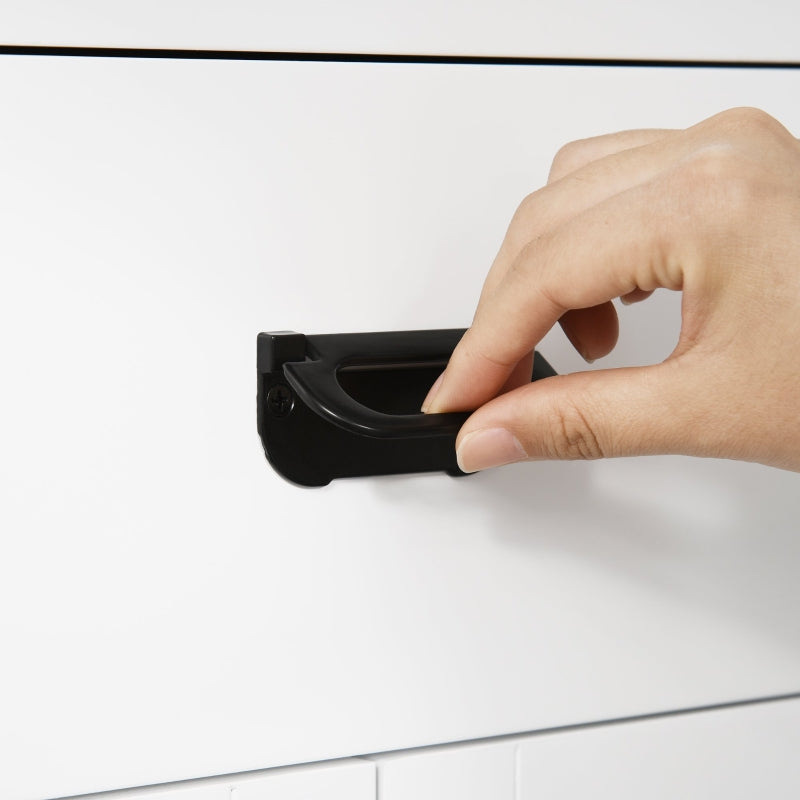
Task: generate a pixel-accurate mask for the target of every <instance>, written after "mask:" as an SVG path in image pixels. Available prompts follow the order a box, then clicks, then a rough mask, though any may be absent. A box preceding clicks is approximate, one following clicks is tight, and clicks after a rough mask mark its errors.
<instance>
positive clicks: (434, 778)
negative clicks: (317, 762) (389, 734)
mask: <svg viewBox="0 0 800 800" xmlns="http://www.w3.org/2000/svg"><path fill="white" fill-rule="evenodd" d="M370 758H371V760H372V761H374V763H375V766H376V767H377V772H378V782H377V786H378V794H377V796H378V797H379V798H380V800H412V798H413V800H446V798H451V797H452V798H458V800H516V794H515V791H516V786H515V775H516V745H515V744H514V743H513V742H509V741H500V742H485V743H479V744H469V743H467V744H461V745H455V746H452V747H435V748H430V749H427V750H422V751H412V752H409V753H403V752H400V753H391V754H387V755H383V756H372V757H370Z"/></svg>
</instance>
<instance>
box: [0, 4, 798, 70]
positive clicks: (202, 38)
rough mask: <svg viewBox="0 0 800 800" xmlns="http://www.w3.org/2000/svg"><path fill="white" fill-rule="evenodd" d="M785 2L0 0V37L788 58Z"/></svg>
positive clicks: (794, 54) (793, 47) (791, 12)
mask: <svg viewBox="0 0 800 800" xmlns="http://www.w3.org/2000/svg"><path fill="white" fill-rule="evenodd" d="M796 26H797V14H796V8H795V6H794V5H793V4H792V3H790V2H786V0H765V1H764V2H761V3H759V4H758V5H755V4H753V3H744V2H733V3H732V2H726V0H705V2H704V3H703V4H702V5H698V4H697V3H696V2H692V0H672V2H670V3H664V2H659V0H640V2H638V3H623V2H609V3H602V4H601V3H596V2H592V0H560V1H559V2H544V1H543V0H538V2H530V1H528V2H524V3H522V2H519V0H494V2H492V3H489V2H469V3H463V2H457V0H415V1H414V2H406V3H385V2H377V3H375V2H373V3H368V2H364V0H341V2H338V3H335V4H333V3H328V2H325V0H297V1H296V2H293V3H280V2H277V0H225V2H221V0H137V2H133V0H124V1H122V0H119V1H118V2H114V3H108V2H104V0H72V2H70V3H63V2H59V0H4V3H3V5H2V8H0V31H2V44H4V45H51V46H52V45H67V46H90V47H139V48H142V47H145V48H149V47H161V48H184V49H210V50H261V51H283V52H286V51H289V52H292V51H298V52H303V53H308V52H326V53H331V52H333V53H337V52H340V53H411V54H417V53H422V54H427V55H434V56H437V55H467V56H476V55H488V56H506V57H512V58H513V57H520V56H534V57H550V58H612V59H614V58H639V59H700V60H703V59H725V60H731V61H769V62H776V61H793V62H797V60H798V48H797V37H796V36H795V30H796Z"/></svg>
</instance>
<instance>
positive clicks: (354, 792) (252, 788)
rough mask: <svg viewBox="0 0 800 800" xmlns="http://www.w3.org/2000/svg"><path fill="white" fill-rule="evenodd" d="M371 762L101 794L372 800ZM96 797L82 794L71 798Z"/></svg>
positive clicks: (117, 797)
mask: <svg viewBox="0 0 800 800" xmlns="http://www.w3.org/2000/svg"><path fill="white" fill-rule="evenodd" d="M376 785H377V776H376V768H375V765H374V764H372V763H370V762H369V761H367V760H365V759H355V758H349V759H341V760H338V761H327V762H323V763H321V764H309V765H307V766H302V767H285V768H279V769H270V770H261V771H259V772H248V773H244V774H239V775H224V776H222V777H218V778H209V779H206V780H197V781H185V782H184V781H181V782H180V783H176V784H171V785H166V786H149V787H147V788H144V789H139V790H135V789H134V790H128V789H123V790H122V791H120V792H108V793H105V792H104V793H103V794H102V795H101V796H100V797H101V798H102V800H377V796H376ZM93 798H95V799H96V800H100V798H98V796H97V795H96V794H95V795H82V796H81V797H80V798H79V797H75V798H74V799H73V800H82V799H83V800H93Z"/></svg>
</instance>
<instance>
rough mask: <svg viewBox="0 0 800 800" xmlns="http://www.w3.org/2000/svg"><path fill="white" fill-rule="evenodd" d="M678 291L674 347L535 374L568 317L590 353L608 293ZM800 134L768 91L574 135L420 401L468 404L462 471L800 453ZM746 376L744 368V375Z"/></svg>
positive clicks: (609, 335) (635, 298) (791, 458)
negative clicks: (683, 123) (674, 123)
mask: <svg viewBox="0 0 800 800" xmlns="http://www.w3.org/2000/svg"><path fill="white" fill-rule="evenodd" d="M657 288H664V289H671V290H674V291H680V292H682V293H683V295H682V305H681V332H680V337H679V341H678V344H677V346H676V348H675V350H674V351H673V352H672V353H671V355H670V356H669V357H668V358H667V359H666V360H665V361H663V362H662V363H660V364H654V365H651V366H647V367H637V368H627V369H613V370H596V371H590V372H578V373H574V374H572V375H563V376H558V377H555V378H549V379H546V380H543V381H538V382H536V383H533V384H531V383H529V382H528V380H526V376H529V375H530V353H531V352H532V351H533V349H534V347H535V346H536V345H537V343H538V342H539V341H540V340H541V339H542V337H543V336H544V335H545V334H546V333H547V331H548V330H549V329H550V328H551V327H552V326H553V325H554V324H555V323H556V322H560V324H561V326H562V328H563V329H564V332H565V333H566V335H567V336H568V338H569V339H570V341H571V342H572V344H573V345H574V346H575V347H576V349H577V350H578V351H579V352H580V353H581V355H583V357H584V358H585V359H587V360H594V359H596V358H600V357H602V356H604V355H606V354H608V353H609V352H610V351H611V350H612V349H613V347H614V345H615V344H616V341H617V334H618V321H617V314H616V310H615V308H614V306H613V305H612V303H611V301H612V300H613V299H615V298H618V297H619V298H622V300H623V302H641V301H646V299H647V297H649V295H650V294H651V293H652V292H653V291H654V290H655V289H657ZM799 342H800V142H799V141H798V140H797V139H795V138H794V137H793V136H792V135H791V134H790V133H789V132H788V131H787V130H786V129H785V128H784V127H783V126H782V125H781V124H780V123H779V122H777V121H776V120H775V119H773V118H772V117H770V116H768V115H767V114H765V113H764V112H762V111H758V110H756V109H733V110H730V111H725V112H723V113H721V114H718V115H716V116H714V117H711V118H710V119H707V120H705V121H703V122H701V123H699V124H698V125H695V126H693V127H691V128H688V129H686V130H677V131H669V130H644V131H626V132H623V133H616V134H611V135H608V136H601V137H597V138H593V139H586V140H583V141H578V142H573V143H571V144H568V145H566V146H565V147H564V148H562V149H561V150H560V151H559V152H558V154H557V155H556V157H555V160H554V162H553V166H552V170H551V173H550V178H549V180H548V183H547V185H546V186H545V187H543V188H541V189H539V190H538V191H536V192H534V193H533V194H531V195H529V196H528V197H526V198H525V199H524V200H523V202H522V203H521V205H520V206H519V208H518V209H517V211H516V213H515V214H514V217H513V219H512V221H511V224H510V226H509V228H508V232H507V233H506V236H505V239H504V241H503V243H502V246H501V247H500V251H499V253H498V255H497V257H496V259H495V261H494V264H493V265H492V268H491V270H490V272H489V274H488V276H487V278H486V282H485V285H484V288H483V291H482V294H481V297H480V302H479V305H478V309H477V311H476V313H475V318H474V321H473V324H472V326H471V327H470V329H469V330H468V331H467V333H466V334H465V336H464V338H463V340H462V341H461V343H460V344H459V346H458V347H457V349H456V350H455V351H454V353H453V355H452V358H451V360H450V363H449V364H448V367H447V369H446V370H445V372H444V373H443V375H442V376H441V378H440V379H439V380H438V381H437V382H436V384H434V386H433V387H432V389H431V392H430V393H429V395H428V398H427V399H426V401H425V404H424V405H423V410H424V411H426V412H429V413H437V412H444V411H455V410H459V411H464V410H473V409H476V410H475V411H474V413H473V414H472V416H471V417H470V418H469V419H468V420H467V422H466V423H465V424H464V426H463V428H462V430H461V432H460V434H459V437H458V441H457V445H456V446H457V452H458V457H459V463H460V465H461V467H462V469H464V470H465V471H470V472H471V471H475V470H478V469H484V468H487V467H490V466H497V465H499V464H503V463H509V462H511V461H519V460H525V459H528V460H538V459H594V458H601V457H610V456H629V455H646V454H655V453H681V454H687V455H695V456H711V457H719V458H733V459H743V460H748V461H757V462H761V463H763V464H768V465H773V466H777V467H782V468H785V469H791V470H795V471H800V413H798V411H800V346H798V343H799ZM743 376H746V378H743Z"/></svg>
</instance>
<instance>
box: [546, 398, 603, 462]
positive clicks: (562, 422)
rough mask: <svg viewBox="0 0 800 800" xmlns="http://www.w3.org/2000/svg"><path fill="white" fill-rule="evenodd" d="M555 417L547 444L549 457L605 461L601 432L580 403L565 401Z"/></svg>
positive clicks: (552, 411)
mask: <svg viewBox="0 0 800 800" xmlns="http://www.w3.org/2000/svg"><path fill="white" fill-rule="evenodd" d="M551 414H552V422H553V424H552V425H550V426H548V430H549V431H550V432H551V436H550V441H549V442H546V443H545V447H546V450H547V451H548V455H549V456H551V457H553V458H559V459H566V460H572V461H575V460H591V459H598V458H603V456H604V452H603V448H602V447H601V445H600V439H599V437H598V435H597V432H596V430H595V428H594V426H593V425H592V423H591V421H590V419H589V417H588V416H587V415H586V413H585V412H584V411H583V409H582V407H581V406H580V405H579V404H578V403H576V402H575V401H573V400H564V399H563V398H562V400H561V402H560V403H559V404H558V405H554V406H553V407H552V409H551Z"/></svg>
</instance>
